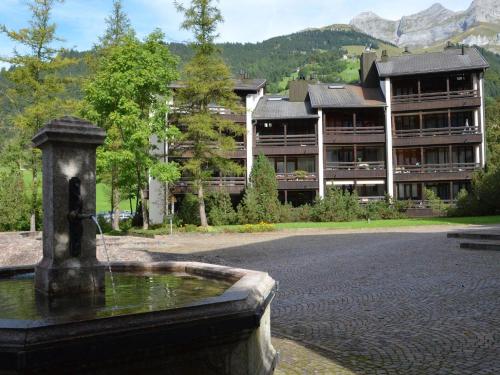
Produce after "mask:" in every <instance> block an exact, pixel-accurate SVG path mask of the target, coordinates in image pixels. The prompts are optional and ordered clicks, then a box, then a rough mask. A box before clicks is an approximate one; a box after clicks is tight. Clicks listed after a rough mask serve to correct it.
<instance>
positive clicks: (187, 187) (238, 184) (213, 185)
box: [174, 177, 246, 194]
mask: <svg viewBox="0 0 500 375" xmlns="http://www.w3.org/2000/svg"><path fill="white" fill-rule="evenodd" d="M245 186H246V178H245V177H212V178H211V179H210V180H209V181H207V183H206V188H208V189H209V190H217V189H224V190H226V191H227V192H229V193H230V194H239V193H241V192H242V191H243V190H244V189H245ZM192 189H193V180H192V179H191V178H189V177H183V178H182V179H181V180H180V181H178V182H176V184H175V187H174V192H175V193H187V192H189V191H192Z"/></svg>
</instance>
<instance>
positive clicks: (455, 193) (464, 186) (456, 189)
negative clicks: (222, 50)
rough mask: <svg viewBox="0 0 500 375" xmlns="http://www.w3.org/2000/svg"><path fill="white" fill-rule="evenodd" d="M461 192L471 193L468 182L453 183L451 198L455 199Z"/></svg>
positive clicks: (470, 186)
mask: <svg viewBox="0 0 500 375" xmlns="http://www.w3.org/2000/svg"><path fill="white" fill-rule="evenodd" d="M461 190H466V191H467V192H471V190H472V184H471V182H470V181H457V182H454V183H453V197H454V198H455V199H456V198H457V196H458V193H459V192H460V191H461Z"/></svg>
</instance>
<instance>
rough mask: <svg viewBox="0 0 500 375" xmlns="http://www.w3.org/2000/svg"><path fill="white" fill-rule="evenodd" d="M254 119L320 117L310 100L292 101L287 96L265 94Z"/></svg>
mask: <svg viewBox="0 0 500 375" xmlns="http://www.w3.org/2000/svg"><path fill="white" fill-rule="evenodd" d="M252 117H253V119H254V120H277V119H307V118H318V115H317V114H316V113H314V111H313V109H312V108H311V104H310V103H309V102H308V101H305V102H291V101H290V100H289V99H288V98H286V97H281V96H271V95H266V96H263V97H262V98H261V99H260V100H259V103H257V107H256V108H255V111H254V112H253V116H252Z"/></svg>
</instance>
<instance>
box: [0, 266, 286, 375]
mask: <svg viewBox="0 0 500 375" xmlns="http://www.w3.org/2000/svg"><path fill="white" fill-rule="evenodd" d="M111 267H112V270H113V272H114V273H116V274H117V275H118V276H119V275H131V274H138V275H144V274H147V275H169V274H172V275H174V274H181V275H188V276H190V277H191V278H198V277H201V278H205V279H207V280H209V281H216V283H215V284H214V285H217V287H214V288H215V289H213V291H212V292H213V293H212V294H214V293H215V294H216V295H214V296H210V297H202V298H201V299H198V300H183V302H181V305H176V306H167V307H165V306H164V307H161V305H160V307H158V305H156V307H155V308H152V309H150V310H151V311H144V309H142V310H141V311H140V312H137V313H131V312H130V311H127V309H125V310H124V309H120V310H119V311H117V312H116V315H114V313H112V314H109V313H108V314H100V315H99V314H95V313H91V312H87V313H85V309H83V310H82V307H81V305H79V306H78V309H76V310H77V311H79V312H80V315H74V314H66V315H61V313H60V312H58V311H57V304H55V305H56V306H54V305H53V304H51V300H50V298H49V297H47V296H43V297H41V299H40V300H39V301H38V303H37V307H38V308H39V310H40V311H38V315H36V314H35V315H33V316H30V315H29V314H28V315H26V316H24V318H26V317H31V319H13V317H12V316H9V317H8V318H6V317H5V316H4V317H2V316H0V374H16V373H51V374H55V373H56V374H57V373H72V374H95V373H105V374H115V373H116V374H123V373H143V374H144V373H148V374H154V373H162V374H248V375H250V374H252V375H254V374H255V375H258V374H270V373H272V372H273V370H274V367H275V365H276V358H277V355H276V351H275V350H274V348H273V347H272V345H271V341H270V303H271V301H272V299H273V297H274V295H275V292H276V284H275V281H274V280H273V279H272V278H271V277H269V275H268V274H266V273H263V272H256V271H249V270H243V269H235V268H229V267H222V266H216V265H208V264H202V263H194V262H159V263H148V264H143V263H112V265H111ZM32 272H34V266H28V267H10V268H0V282H2V280H6V279H12V278H13V277H18V278H19V277H20V278H22V277H23V275H29V274H30V273H32ZM117 279H119V277H117ZM217 288H220V292H218V291H217V290H218V289H217ZM33 293H35V292H33ZM220 293H221V294H220ZM88 298H89V300H88V301H84V302H81V301H80V303H83V304H85V303H87V304H88V305H89V306H91V305H94V304H97V305H99V304H100V303H105V302H103V301H102V300H101V299H100V298H102V296H101V297H96V296H95V295H90V296H89V297H88ZM106 298H107V299H109V298H110V297H109V291H108V294H107V297H106ZM155 298H160V297H158V296H156V297H155ZM40 301H41V302H40ZM108 302H109V301H108ZM54 309H55V310H56V311H55V312H54ZM82 311H83V312H82ZM91 311H94V312H95V309H91ZM93 314H94V315H93Z"/></svg>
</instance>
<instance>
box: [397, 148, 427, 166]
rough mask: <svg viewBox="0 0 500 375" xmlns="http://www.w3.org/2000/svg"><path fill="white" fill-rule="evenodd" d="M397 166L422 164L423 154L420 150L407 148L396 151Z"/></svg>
mask: <svg viewBox="0 0 500 375" xmlns="http://www.w3.org/2000/svg"><path fill="white" fill-rule="evenodd" d="M396 161H397V165H417V164H421V163H422V160H421V153H420V149H419V148H406V149H399V150H396Z"/></svg>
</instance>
